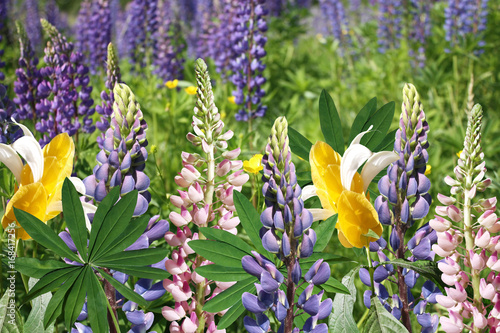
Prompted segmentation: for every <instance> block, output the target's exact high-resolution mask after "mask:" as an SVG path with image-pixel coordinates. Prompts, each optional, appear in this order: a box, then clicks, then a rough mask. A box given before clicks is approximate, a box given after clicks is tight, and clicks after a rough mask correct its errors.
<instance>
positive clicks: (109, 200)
mask: <svg viewBox="0 0 500 333" xmlns="http://www.w3.org/2000/svg"><path fill="white" fill-rule="evenodd" d="M119 197H120V187H119V186H117V187H115V188H113V189H112V190H111V191H109V193H108V194H107V195H106V196H105V197H104V199H103V200H102V201H101V203H100V204H99V207H97V210H96V212H95V214H94V218H93V219H92V229H91V231H90V239H89V254H90V253H91V249H93V248H94V244H95V243H96V239H97V236H98V235H99V233H98V231H99V230H101V227H102V224H103V222H104V219H105V218H106V216H107V215H108V213H109V211H110V210H111V208H113V206H114V204H115V203H116V201H117V200H118V198H119Z"/></svg>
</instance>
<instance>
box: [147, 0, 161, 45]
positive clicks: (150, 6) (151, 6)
mask: <svg viewBox="0 0 500 333" xmlns="http://www.w3.org/2000/svg"><path fill="white" fill-rule="evenodd" d="M146 20H147V21H146V31H147V33H148V38H147V42H146V45H147V47H148V48H149V49H151V50H152V52H153V54H154V52H155V51H156V38H154V36H155V34H156V32H157V31H158V26H159V24H158V0H146Z"/></svg>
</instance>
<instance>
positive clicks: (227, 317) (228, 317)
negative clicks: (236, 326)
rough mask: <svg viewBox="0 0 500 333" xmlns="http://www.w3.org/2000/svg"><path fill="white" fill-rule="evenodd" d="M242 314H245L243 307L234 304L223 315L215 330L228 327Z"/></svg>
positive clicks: (239, 304)
mask: <svg viewBox="0 0 500 333" xmlns="http://www.w3.org/2000/svg"><path fill="white" fill-rule="evenodd" d="M243 312H245V307H244V306H243V303H241V302H237V303H236V304H234V305H233V306H232V307H230V308H229V310H227V312H226V313H225V314H224V316H223V317H222V318H221V319H220V320H219V323H218V324H217V329H218V330H223V329H226V328H228V327H229V325H231V324H232V323H234V321H235V320H236V319H238V318H239V317H240V316H241V315H242V314H243Z"/></svg>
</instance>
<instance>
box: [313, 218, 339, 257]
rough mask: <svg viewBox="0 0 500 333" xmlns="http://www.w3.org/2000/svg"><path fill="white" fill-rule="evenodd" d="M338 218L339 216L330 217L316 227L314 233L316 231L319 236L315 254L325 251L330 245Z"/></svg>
mask: <svg viewBox="0 0 500 333" xmlns="http://www.w3.org/2000/svg"><path fill="white" fill-rule="evenodd" d="M337 217H338V215H337V214H335V215H333V216H330V217H329V218H327V219H326V220H325V221H323V222H320V223H319V224H318V225H317V226H316V228H314V231H316V235H318V238H317V240H316V244H314V251H315V252H321V251H323V250H324V249H325V247H326V246H327V245H328V242H330V239H331V238H332V235H333V231H334V230H335V224H337Z"/></svg>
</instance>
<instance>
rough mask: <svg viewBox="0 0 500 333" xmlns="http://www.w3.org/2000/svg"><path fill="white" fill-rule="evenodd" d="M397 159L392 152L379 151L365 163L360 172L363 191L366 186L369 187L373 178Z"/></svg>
mask: <svg viewBox="0 0 500 333" xmlns="http://www.w3.org/2000/svg"><path fill="white" fill-rule="evenodd" d="M398 159H399V156H398V154H396V153H395V152H393V151H381V152H378V153H375V154H373V155H372V157H370V158H369V159H368V161H366V164H365V166H364V167H363V170H361V178H362V179H363V186H364V189H363V191H364V192H366V189H367V188H368V185H370V183H371V181H372V180H373V178H374V177H375V176H376V175H378V173H379V172H380V171H382V170H384V169H385V168H387V166H388V165H389V164H391V163H392V162H395V161H397V160H398Z"/></svg>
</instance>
